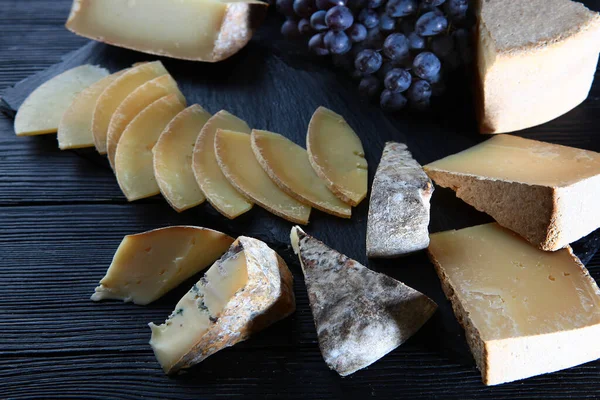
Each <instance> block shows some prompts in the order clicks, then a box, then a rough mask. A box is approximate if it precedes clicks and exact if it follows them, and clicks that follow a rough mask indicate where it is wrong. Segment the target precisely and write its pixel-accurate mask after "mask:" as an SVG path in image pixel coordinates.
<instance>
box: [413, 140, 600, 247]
mask: <svg viewBox="0 0 600 400" xmlns="http://www.w3.org/2000/svg"><path fill="white" fill-rule="evenodd" d="M425 171H426V172H427V174H428V175H429V176H430V177H431V179H433V180H434V181H435V183H437V184H438V185H440V186H443V187H449V188H452V189H453V190H455V191H456V195H457V196H458V197H459V198H461V199H463V200H464V201H466V202H467V203H469V204H470V205H472V206H474V207H475V208H477V209H478V210H480V211H483V212H486V213H488V214H489V215H491V216H492V217H494V219H495V220H496V221H498V223H499V224H500V225H502V226H504V227H506V228H509V229H511V230H513V231H515V232H517V233H518V234H520V235H521V236H523V237H524V238H526V239H527V240H529V241H530V242H531V243H532V244H534V245H535V246H538V247H540V248H541V249H543V250H557V249H560V248H562V247H565V246H566V245H567V244H569V243H572V242H574V241H576V240H577V239H579V238H581V237H583V236H585V235H587V234H588V233H590V232H592V231H593V230H595V229H596V228H598V227H600V207H598V198H599V197H600V154H598V153H594V152H592V151H586V150H580V149H576V148H572V147H565V146H559V145H555V144H548V143H542V142H538V141H535V140H528V139H522V138H519V137H516V136H509V135H498V136H495V137H493V138H492V139H489V140H487V141H485V142H483V143H481V144H479V145H477V146H474V147H472V148H470V149H467V150H465V151H463V152H460V153H457V154H454V155H451V156H448V157H446V158H443V159H441V160H438V161H435V162H433V163H431V164H429V165H426V166H425Z"/></svg>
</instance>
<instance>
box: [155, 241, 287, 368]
mask: <svg viewBox="0 0 600 400" xmlns="http://www.w3.org/2000/svg"><path fill="white" fill-rule="evenodd" d="M295 308H296V303H295V299H294V292H293V277H292V274H291V272H290V270H289V269H288V267H287V265H286V264H285V262H284V261H283V260H282V259H281V257H279V256H278V255H277V253H275V252H274V251H273V250H271V249H270V248H269V247H268V246H267V245H266V244H265V243H263V242H261V241H259V240H256V239H252V238H249V237H245V236H240V237H239V238H238V239H237V240H236V241H235V242H234V243H233V245H232V246H231V248H230V249H229V251H228V252H227V253H225V255H223V257H221V259H220V260H218V261H217V262H216V263H215V264H214V265H213V266H212V267H211V268H210V269H209V270H208V271H206V274H205V275H204V277H202V279H200V280H199V281H198V283H196V284H195V285H194V286H193V287H192V289H191V290H190V291H189V292H188V293H187V294H186V295H185V296H183V298H182V299H181V300H180V301H179V303H177V305H176V306H175V310H174V311H173V313H172V314H171V316H170V317H169V318H168V319H167V320H166V321H165V323H164V324H162V325H160V326H156V325H154V324H153V323H150V324H149V326H150V328H151V329H152V338H151V339H150V345H151V346H152V349H153V350H154V354H155V355H156V358H157V359H158V362H159V363H160V364H161V366H162V367H163V370H164V371H165V373H167V374H173V373H176V372H178V371H179V370H181V369H182V368H189V367H191V366H192V365H194V364H198V363H199V362H202V361H203V360H204V359H206V358H207V357H209V356H210V355H212V354H214V353H216V352H217V351H219V350H222V349H224V348H225V347H229V346H233V345H235V344H236V343H239V342H241V341H244V340H246V339H248V338H249V337H250V335H252V334H253V333H256V332H258V331H261V330H263V329H265V328H266V327H268V326H269V325H271V324H273V323H275V322H277V321H279V320H280V319H283V318H285V317H287V316H288V315H290V314H291V313H293V312H294V310H295Z"/></svg>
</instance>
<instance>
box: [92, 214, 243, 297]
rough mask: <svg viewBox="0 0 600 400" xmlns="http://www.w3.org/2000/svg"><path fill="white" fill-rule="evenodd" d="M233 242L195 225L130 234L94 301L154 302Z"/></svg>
mask: <svg viewBox="0 0 600 400" xmlns="http://www.w3.org/2000/svg"><path fill="white" fill-rule="evenodd" d="M231 243H233V238H231V237H229V236H227V235H225V234H223V233H221V232H217V231H213V230H212V229H206V228H199V227H195V226H170V227H167V228H161V229H155V230H152V231H149V232H144V233H138V234H136V235H127V236H125V237H124V238H123V241H122V242H121V244H120V245H119V248H118V249H117V252H116V253H115V256H114V258H113V260H112V263H111V264H110V267H109V268H108V271H106V275H105V276H104V278H102V280H101V281H100V286H98V287H97V288H96V290H95V292H94V294H93V295H92V300H94V301H100V300H123V301H125V302H133V303H135V304H141V305H145V304H149V303H152V302H153V301H155V300H157V299H158V298H160V297H162V296H163V295H164V294H165V293H167V292H168V291H170V290H171V289H174V288H175V287H177V286H178V285H179V284H180V283H182V282H183V281H185V280H186V279H188V278H189V277H191V276H192V275H194V274H196V273H198V272H200V271H202V270H203V269H204V268H206V267H208V266H209V265H211V264H212V263H213V262H215V261H216V260H217V259H218V258H219V257H221V256H222V255H223V253H225V252H226V251H227V249H228V248H229V246H230V245H231Z"/></svg>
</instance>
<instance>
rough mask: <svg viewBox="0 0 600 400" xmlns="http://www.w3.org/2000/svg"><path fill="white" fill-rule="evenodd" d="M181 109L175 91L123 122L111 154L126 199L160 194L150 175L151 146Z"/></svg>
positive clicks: (151, 168)
mask: <svg viewBox="0 0 600 400" xmlns="http://www.w3.org/2000/svg"><path fill="white" fill-rule="evenodd" d="M184 108H185V103H184V102H182V101H181V99H180V98H179V96H177V95H176V94H170V95H168V96H165V97H162V98H160V99H158V100H156V101H155V102H154V103H152V104H150V105H149V106H148V107H146V108H144V110H142V112H141V113H139V114H138V116H137V117H135V118H134V119H133V121H131V123H130V124H129V125H127V129H125V132H123V135H122V136H121V140H119V145H118V146H117V153H116V156H115V174H116V175H117V181H118V182H119V186H120V187H121V190H122V191H123V194H124V195H125V197H127V200H129V201H133V200H138V199H142V198H145V197H150V196H154V195H155V194H158V193H160V188H159V187H158V183H157V182H156V178H155V177H154V161H153V159H154V156H153V153H152V149H153V148H154V145H155V144H156V142H157V141H158V138H159V137H160V134H161V133H162V131H163V130H165V128H166V127H167V125H168V124H169V122H171V120H172V119H173V118H175V116H176V115H177V114H179V113H180V112H181V111H183V109H184Z"/></svg>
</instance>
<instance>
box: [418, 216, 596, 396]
mask: <svg viewBox="0 0 600 400" xmlns="http://www.w3.org/2000/svg"><path fill="white" fill-rule="evenodd" d="M429 253H430V257H431V259H432V261H433V263H434V264H435V266H436V270H437V272H438V275H439V277H440V280H441V281H442V287H443V289H444V292H445V293H446V296H448V298H449V299H450V301H451V302H452V307H453V308H454V313H455V314H456V318H457V319H458V321H459V322H460V323H461V325H462V326H463V327H464V328H465V333H466V336H467V342H468V343H469V346H470V348H471V351H472V352H473V356H474V357H475V361H476V362H477V366H478V368H479V369H480V370H481V374H482V377H483V383H485V384H486V385H497V384H499V383H504V382H511V381H515V380H518V379H524V378H528V377H530V376H534V375H540V374H545V373H548V372H553V371H558V370H561V369H564V368H569V367H572V366H575V365H579V364H583V363H585V362H588V361H591V360H596V359H598V358H600V346H598V345H597V339H598V335H599V334H600V289H599V288H598V286H597V285H596V282H595V281H594V280H593V279H592V278H591V277H590V275H589V273H588V271H587V269H586V268H585V267H584V266H583V264H581V262H580V261H579V259H578V258H577V257H576V256H575V255H574V254H573V252H572V251H571V248H570V247H567V248H566V249H562V250H559V251H556V252H553V253H550V252H544V251H541V250H539V249H536V248H535V247H533V246H531V245H530V244H529V243H527V242H526V241H524V240H523V239H522V238H520V237H519V236H518V235H516V234H514V233H513V232H511V231H509V230H507V229H505V228H502V227H501V226H499V225H498V224H495V223H494V224H486V225H479V226H474V227H471V228H466V229H461V230H458V231H448V232H441V233H436V234H433V235H431V244H430V245H429Z"/></svg>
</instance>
